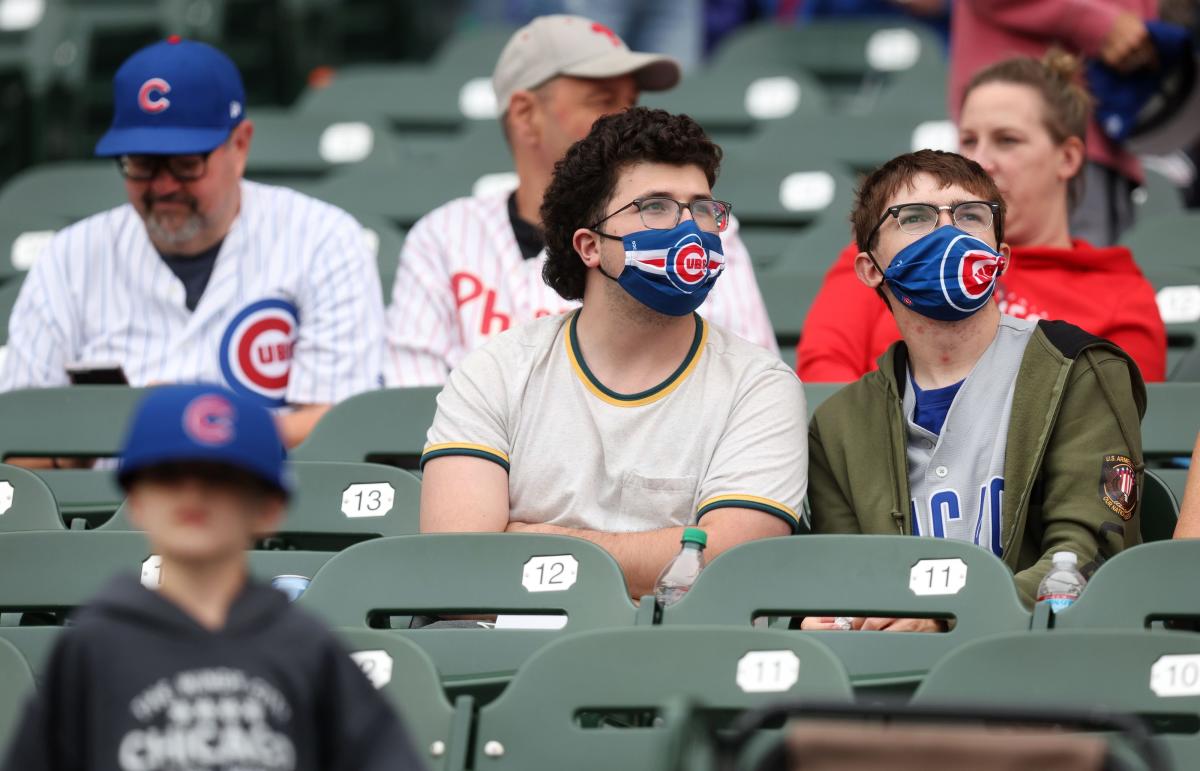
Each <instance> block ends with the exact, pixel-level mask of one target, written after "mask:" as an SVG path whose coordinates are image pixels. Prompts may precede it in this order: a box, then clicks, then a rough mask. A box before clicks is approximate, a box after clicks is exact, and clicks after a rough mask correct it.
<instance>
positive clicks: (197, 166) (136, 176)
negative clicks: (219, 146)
mask: <svg viewBox="0 0 1200 771" xmlns="http://www.w3.org/2000/svg"><path fill="white" fill-rule="evenodd" d="M211 154H212V153H211V152H207V153H194V154H191V155H122V156H120V157H119V158H117V168H119V169H120V170H121V176H123V177H125V179H132V180H136V181H138V182H149V181H150V180H152V179H154V178H155V177H157V176H158V172H159V170H160V169H164V168H165V169H166V170H167V173H168V174H170V175H171V176H172V177H174V178H175V179H176V180H178V181H179V182H194V181H195V180H197V179H200V178H201V177H203V176H204V173H205V172H206V171H208V156H209V155H211Z"/></svg>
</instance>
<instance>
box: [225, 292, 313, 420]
mask: <svg viewBox="0 0 1200 771" xmlns="http://www.w3.org/2000/svg"><path fill="white" fill-rule="evenodd" d="M299 327H300V316H299V314H298V312H297V310H296V306H295V305H293V304H292V303H290V302H288V301H287V300H279V299H270V300H259V301H257V302H254V303H251V304H250V305H247V306H246V307H245V308H243V309H242V310H241V311H240V312H238V314H237V315H236V316H234V317H233V320H232V321H230V322H229V326H228V327H226V329H225V334H224V335H223V336H222V338H221V347H220V352H219V355H220V357H221V374H222V375H224V376H225V382H226V383H227V384H228V385H229V387H230V388H231V389H233V390H234V391H236V392H237V393H240V394H243V395H246V396H251V397H257V398H258V399H260V400H261V401H262V403H263V404H264V405H265V406H268V407H280V406H283V404H284V403H285V396H286V395H287V385H288V375H289V374H290V373H291V369H292V348H293V346H294V345H295V342H296V334H297V331H298V330H299Z"/></svg>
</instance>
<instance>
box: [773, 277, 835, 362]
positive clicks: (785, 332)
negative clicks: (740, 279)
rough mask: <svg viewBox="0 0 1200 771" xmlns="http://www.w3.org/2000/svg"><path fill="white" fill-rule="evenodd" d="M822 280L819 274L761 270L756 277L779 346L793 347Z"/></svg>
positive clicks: (798, 338)
mask: <svg viewBox="0 0 1200 771" xmlns="http://www.w3.org/2000/svg"><path fill="white" fill-rule="evenodd" d="M823 281H824V273H822V272H817V271H813V272H804V273H800V272H793V271H791V270H764V271H761V272H759V274H758V288H759V291H760V292H761V293H762V298H763V304H764V305H765V306H766V308H767V314H768V315H769V316H770V317H771V328H772V329H774V330H775V339H776V340H778V341H779V343H780V345H796V344H797V343H798V342H799V340H800V330H801V329H802V328H803V327H804V319H805V318H807V316H808V309H809V308H810V307H812V304H813V301H814V300H815V299H816V297H817V292H818V291H819V290H820V289H821V284H822V282H823Z"/></svg>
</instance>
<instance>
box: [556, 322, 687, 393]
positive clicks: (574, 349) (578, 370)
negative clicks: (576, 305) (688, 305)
mask: <svg viewBox="0 0 1200 771" xmlns="http://www.w3.org/2000/svg"><path fill="white" fill-rule="evenodd" d="M692 317H693V318H694V319H695V320H696V334H695V335H694V336H693V337H692V346H691V348H689V349H688V352H687V355H686V356H684V357H683V363H682V364H680V365H679V367H678V368H677V369H676V370H675V371H674V372H672V373H671V375H670V376H669V377H668V378H667V379H666V380H664V381H663V382H661V383H659V384H658V385H656V386H654V387H653V388H650V389H647V390H645V391H642V392H640V393H636V394H622V393H617V392H616V391H613V390H612V389H610V388H608V387H607V386H605V385H604V384H603V383H601V382H600V381H599V380H598V379H597V378H596V376H595V375H594V374H592V371H591V370H590V369H588V365H587V362H586V361H584V360H583V352H582V351H581V350H580V349H579V336H578V334H577V333H576V330H575V325H576V324H577V323H578V321H579V311H575V312H574V313H572V314H571V318H570V320H569V321H568V322H567V334H566V339H565V343H566V347H567V359H568V360H569V361H570V362H571V369H573V370H575V374H576V375H577V376H578V377H579V379H580V380H581V381H583V385H584V386H585V387H586V388H587V389H588V390H589V391H591V392H592V394H593V395H595V396H596V397H598V398H600V399H601V400H603V401H606V402H608V403H609V404H611V405H613V406H614V407H641V406H642V405H644V404H652V403H653V402H656V401H658V400H659V399H661V398H663V397H664V396H666V395H667V394H669V393H671V392H672V391H674V390H675V389H676V388H678V387H679V384H680V383H682V382H683V381H684V380H686V379H687V377H688V375H690V374H692V371H693V370H694V369H696V364H697V362H699V361H700V355H701V354H702V353H703V352H704V344H705V342H706V341H707V340H708V323H707V322H706V321H705V320H704V319H702V318H700V316H699V315H698V314H695V313H693V314H692Z"/></svg>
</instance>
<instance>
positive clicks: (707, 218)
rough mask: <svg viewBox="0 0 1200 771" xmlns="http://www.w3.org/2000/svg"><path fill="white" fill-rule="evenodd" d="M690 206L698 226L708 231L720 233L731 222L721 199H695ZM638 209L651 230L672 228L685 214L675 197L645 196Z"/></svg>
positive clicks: (643, 221)
mask: <svg viewBox="0 0 1200 771" xmlns="http://www.w3.org/2000/svg"><path fill="white" fill-rule="evenodd" d="M689 208H690V209H691V211H692V219H694V220H695V221H696V227H698V228H700V229H701V230H704V231H706V232H709V233H719V232H721V231H722V230H724V229H725V227H726V225H727V224H728V222H729V209H728V207H727V206H726V205H725V204H724V203H722V202H721V201H709V200H700V201H693V202H692V203H691V204H690V205H689ZM638 209H639V211H640V212H641V215H642V224H643V225H645V226H646V227H647V228H650V229H651V230H670V229H671V228H673V227H675V226H676V225H678V224H679V220H680V218H681V217H682V216H683V215H682V212H683V209H682V208H681V206H680V204H679V202H678V201H676V200H674V199H673V198H645V199H643V200H642V203H641V206H639V207H638Z"/></svg>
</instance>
